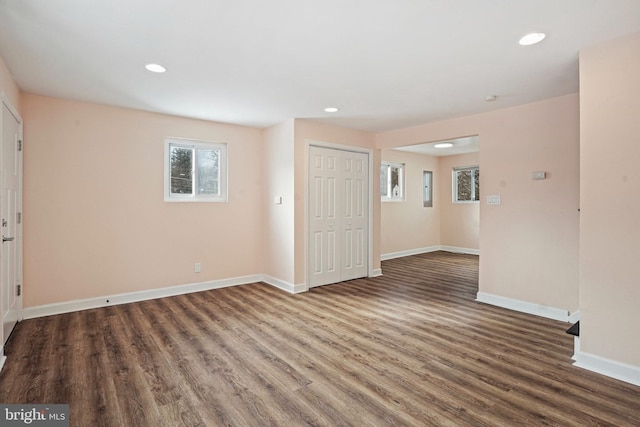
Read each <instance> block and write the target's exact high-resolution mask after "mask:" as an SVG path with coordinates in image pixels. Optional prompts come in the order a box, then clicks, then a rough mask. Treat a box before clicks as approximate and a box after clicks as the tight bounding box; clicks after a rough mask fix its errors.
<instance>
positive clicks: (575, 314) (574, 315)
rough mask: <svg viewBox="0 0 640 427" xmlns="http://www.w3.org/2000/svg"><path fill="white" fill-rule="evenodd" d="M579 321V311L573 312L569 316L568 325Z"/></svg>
mask: <svg viewBox="0 0 640 427" xmlns="http://www.w3.org/2000/svg"><path fill="white" fill-rule="evenodd" d="M578 320H580V310H577V311H574V312H573V313H571V314H570V315H569V323H576V322H577V321H578Z"/></svg>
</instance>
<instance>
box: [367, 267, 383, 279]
mask: <svg viewBox="0 0 640 427" xmlns="http://www.w3.org/2000/svg"><path fill="white" fill-rule="evenodd" d="M380 276H382V269H381V268H374V269H373V270H371V276H369V277H380Z"/></svg>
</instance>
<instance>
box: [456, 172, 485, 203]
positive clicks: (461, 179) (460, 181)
mask: <svg viewBox="0 0 640 427" xmlns="http://www.w3.org/2000/svg"><path fill="white" fill-rule="evenodd" d="M479 201H480V168H479V167H478V166H468V167H463V168H454V169H453V202H454V203H469V202H479Z"/></svg>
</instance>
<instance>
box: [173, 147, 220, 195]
mask: <svg viewBox="0 0 640 427" xmlns="http://www.w3.org/2000/svg"><path fill="white" fill-rule="evenodd" d="M171 145H180V146H186V147H193V148H205V149H217V150H220V165H219V167H220V182H219V183H218V185H219V187H220V195H219V196H211V195H199V194H197V193H195V191H194V194H180V195H178V194H171ZM194 160H195V159H194ZM227 163H228V159H227V144H226V143H223V142H211V141H199V140H194V139H185V138H165V140H164V201H165V202H227V201H228V176H227V170H228V166H227ZM193 184H194V187H195V185H196V183H195V182H194V183H193Z"/></svg>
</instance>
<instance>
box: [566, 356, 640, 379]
mask: <svg viewBox="0 0 640 427" xmlns="http://www.w3.org/2000/svg"><path fill="white" fill-rule="evenodd" d="M574 358H575V362H574V363H573V365H574V366H577V367H579V368H582V369H586V370H588V371H592V372H596V373H598V374H601V375H605V376H607V377H611V378H615V379H617V380H620V381H624V382H627V383H630V384H633V385H637V386H640V367H638V366H634V365H628V364H626V363H621V362H617V361H615V360H611V359H607V358H604V357H601V356H596V355H595V354H589V353H584V352H581V351H578V352H576V354H575V355H574Z"/></svg>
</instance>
